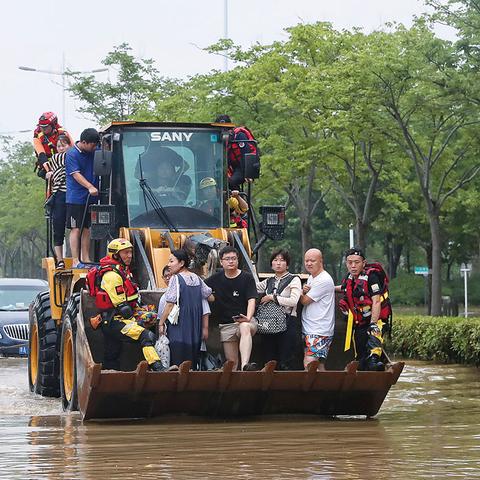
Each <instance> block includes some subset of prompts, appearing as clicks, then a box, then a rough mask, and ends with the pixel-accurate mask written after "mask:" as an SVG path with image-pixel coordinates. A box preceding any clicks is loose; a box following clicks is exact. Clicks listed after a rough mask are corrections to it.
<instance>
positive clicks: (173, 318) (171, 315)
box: [168, 274, 180, 325]
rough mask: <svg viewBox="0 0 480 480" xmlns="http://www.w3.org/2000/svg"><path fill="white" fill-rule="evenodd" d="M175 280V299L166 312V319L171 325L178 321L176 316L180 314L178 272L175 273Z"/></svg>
mask: <svg viewBox="0 0 480 480" xmlns="http://www.w3.org/2000/svg"><path fill="white" fill-rule="evenodd" d="M175 281H176V282H177V301H176V303H175V304H174V305H173V308H172V310H171V312H170V313H169V314H168V321H169V322H170V323H171V324H172V325H176V324H177V323H178V316H179V315H180V280H179V278H178V274H177V275H175Z"/></svg>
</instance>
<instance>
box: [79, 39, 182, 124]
mask: <svg viewBox="0 0 480 480" xmlns="http://www.w3.org/2000/svg"><path fill="white" fill-rule="evenodd" d="M131 50H132V49H131V48H130V47H129V46H128V44H127V43H122V44H121V45H119V46H117V47H114V49H113V51H111V52H109V53H108V55H107V56H106V58H105V59H104V60H103V61H102V63H103V64H104V65H105V66H107V67H109V72H110V75H111V76H113V77H114V80H113V81H111V80H108V81H106V82H101V81H98V80H96V79H95V77H94V76H93V75H88V76H84V75H75V73H72V74H71V78H73V81H72V84H71V86H70V91H71V92H72V94H73V95H74V96H75V97H77V98H78V99H79V100H80V101H81V102H82V105H81V106H80V107H79V111H80V112H83V113H87V114H90V115H92V116H93V117H94V118H95V120H96V121H97V122H99V123H100V124H105V123H107V122H110V121H114V120H129V119H134V118H136V116H146V115H147V113H146V112H151V111H152V110H153V106H154V102H155V99H156V98H158V97H159V96H161V95H166V96H169V95H170V93H171V91H173V89H174V85H175V82H174V81H173V80H170V79H164V78H162V77H161V76H160V74H159V72H158V70H157V69H156V67H155V66H154V62H153V60H151V59H139V60H137V59H136V58H135V57H134V56H133V55H132V54H131Z"/></svg>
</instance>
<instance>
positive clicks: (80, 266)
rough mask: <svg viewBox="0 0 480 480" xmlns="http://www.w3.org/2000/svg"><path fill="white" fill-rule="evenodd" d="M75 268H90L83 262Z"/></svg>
mask: <svg viewBox="0 0 480 480" xmlns="http://www.w3.org/2000/svg"><path fill="white" fill-rule="evenodd" d="M73 268H90V267H89V266H88V265H87V264H85V263H83V262H79V263H77V264H76V265H75V266H74V267H73Z"/></svg>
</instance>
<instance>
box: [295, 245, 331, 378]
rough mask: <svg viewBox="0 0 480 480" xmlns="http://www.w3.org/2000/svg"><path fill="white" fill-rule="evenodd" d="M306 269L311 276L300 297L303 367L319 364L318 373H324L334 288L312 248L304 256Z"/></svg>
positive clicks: (328, 344)
mask: <svg viewBox="0 0 480 480" xmlns="http://www.w3.org/2000/svg"><path fill="white" fill-rule="evenodd" d="M304 263H305V269H306V270H307V272H308V273H309V274H310V276H309V277H308V280H307V283H306V284H305V285H304V286H303V293H302V295H301V296H300V303H301V304H302V305H303V311H302V334H303V338H304V341H305V346H304V349H305V350H304V351H305V354H304V357H303V365H304V367H305V369H306V368H307V366H308V364H309V363H311V362H313V361H318V362H320V363H319V365H318V371H319V372H322V371H325V361H326V359H327V355H328V351H329V349H330V345H331V344H332V340H333V331H334V328H335V285H334V283H333V279H332V277H331V276H330V274H329V273H328V272H327V271H325V269H324V268H323V256H322V252H321V251H320V250H318V249H317V248H311V249H310V250H307V252H306V253H305V259H304Z"/></svg>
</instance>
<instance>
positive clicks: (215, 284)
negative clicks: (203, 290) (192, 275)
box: [205, 247, 258, 370]
mask: <svg viewBox="0 0 480 480" xmlns="http://www.w3.org/2000/svg"><path fill="white" fill-rule="evenodd" d="M219 257H220V263H221V265H222V267H223V271H221V272H217V273H215V274H214V275H212V276H211V277H210V278H207V280H205V283H206V284H207V285H208V286H209V287H210V288H211V289H212V290H213V292H212V295H213V296H214V298H215V300H214V304H213V308H214V313H215V314H216V316H217V318H218V319H219V321H220V324H219V327H220V341H221V342H222V343H223V350H224V352H225V357H226V358H227V360H231V361H233V362H234V364H235V365H234V367H233V368H234V370H236V369H237V366H238V354H239V351H240V367H241V369H242V370H258V368H257V365H256V364H255V363H250V354H251V353H252V337H253V335H255V333H256V331H257V325H258V324H257V321H256V320H255V318H254V316H253V315H254V313H255V301H256V298H257V288H256V284H255V280H254V279H253V277H252V275H251V274H250V273H247V272H242V270H240V269H239V268H238V258H239V255H238V251H237V250H236V249H235V248H233V247H225V248H223V249H222V250H220V253H219Z"/></svg>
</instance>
